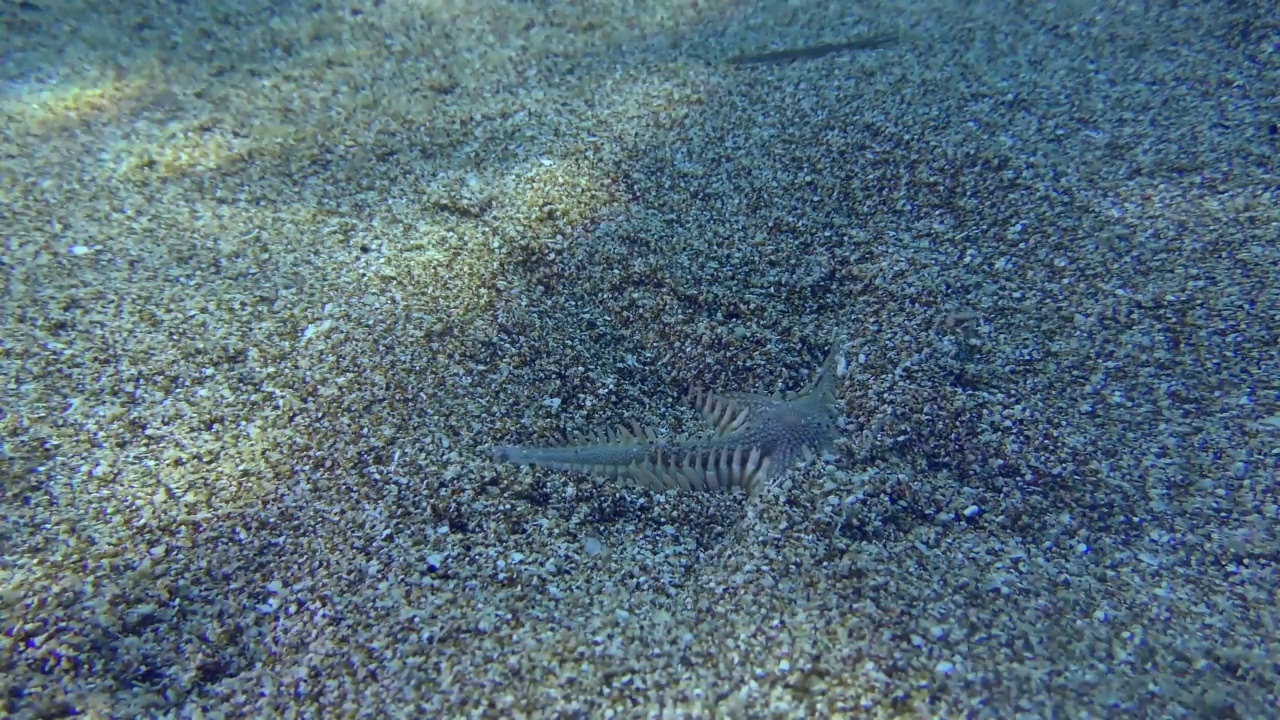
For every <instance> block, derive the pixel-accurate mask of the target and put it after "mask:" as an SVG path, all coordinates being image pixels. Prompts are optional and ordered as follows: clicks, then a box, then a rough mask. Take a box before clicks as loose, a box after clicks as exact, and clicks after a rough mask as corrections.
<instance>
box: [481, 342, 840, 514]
mask: <svg viewBox="0 0 1280 720" xmlns="http://www.w3.org/2000/svg"><path fill="white" fill-rule="evenodd" d="M839 347H840V344H839V343H838V342H837V343H834V344H833V345H832V348H831V352H830V353H829V354H828V355H827V359H826V361H825V362H823V363H822V367H821V368H819V369H818V374H817V376H816V377H815V378H814V379H813V382H811V383H809V385H808V386H807V387H805V388H804V389H803V390H801V391H799V392H792V393H785V394H783V393H774V394H773V395H762V394H756V393H716V392H704V391H691V392H690V393H689V400H690V403H691V404H692V405H693V407H694V408H695V409H696V410H698V412H699V413H701V415H702V417H703V418H704V419H705V420H706V421H707V422H708V423H710V424H711V426H712V427H713V428H714V430H712V431H710V432H707V433H702V434H698V435H691V436H680V437H663V436H659V435H658V434H657V433H656V432H654V431H653V430H652V429H650V428H643V427H640V426H639V425H638V424H633V425H632V427H631V428H619V429H617V430H611V431H606V432H604V433H597V434H596V436H595V438H594V439H593V441H592V442H589V443H583V444H578V445H562V446H556V447H529V446H516V445H499V446H496V447H494V448H493V450H492V452H493V457H494V459H495V460H498V461H500V462H507V463H512V464H515V465H536V466H539V467H545V468H550V469H553V470H575V471H578V472H584V473H589V474H593V475H599V476H604V477H607V478H610V479H621V480H626V481H629V482H632V483H633V484H636V485H639V486H641V487H647V488H651V489H653V490H657V491H663V490H670V489H680V490H735V489H741V490H742V491H744V492H746V493H747V494H748V495H752V494H754V493H755V492H756V491H757V490H758V489H759V488H760V487H761V486H762V485H763V484H764V483H766V482H768V481H769V480H771V479H773V478H774V477H777V476H778V475H780V474H781V473H782V472H784V471H786V470H788V469H790V468H791V467H792V466H793V465H795V464H797V463H798V462H799V461H801V460H809V459H812V458H813V456H814V454H815V453H821V452H825V451H828V450H830V449H831V447H832V444H833V443H834V441H835V439H836V438H837V437H838V435H839V432H838V430H837V428H836V418H837V416H838V414H839V411H838V409H837V404H836V398H835V384H836V375H837V374H838V373H837V369H836V364H837V361H838V359H839Z"/></svg>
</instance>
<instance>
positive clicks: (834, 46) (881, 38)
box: [726, 34, 898, 65]
mask: <svg viewBox="0 0 1280 720" xmlns="http://www.w3.org/2000/svg"><path fill="white" fill-rule="evenodd" d="M897 41H898V36H897V35H890V34H884V35H868V36H866V37H861V38H855V39H853V40H847V41H845V42H838V43H825V44H822V45H810V46H808V47H800V48H788V49H786V50H775V51H773V52H767V53H759V54H754V55H735V56H733V57H731V58H729V59H728V60H727V61H726V62H728V63H729V64H730V65H766V64H770V63H785V62H793V61H795V60H816V59H817V58H820V57H824V56H826V55H831V54H832V53H838V52H851V51H854V50H877V49H879V48H882V47H888V46H890V45H892V44H894V43H896V42H897Z"/></svg>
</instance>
